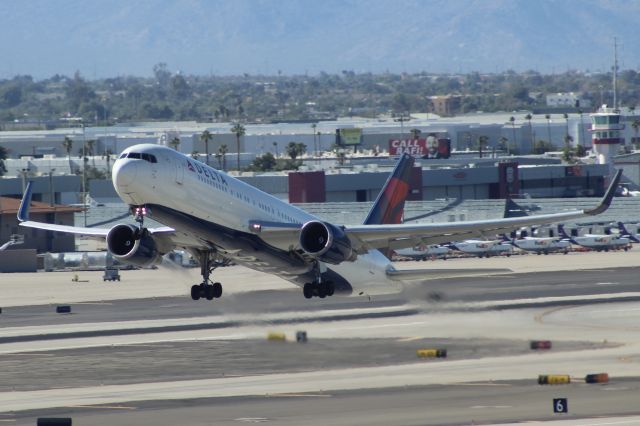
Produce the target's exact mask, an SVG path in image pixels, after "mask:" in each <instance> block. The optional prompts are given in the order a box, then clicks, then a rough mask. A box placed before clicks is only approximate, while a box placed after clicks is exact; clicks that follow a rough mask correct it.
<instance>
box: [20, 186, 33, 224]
mask: <svg viewBox="0 0 640 426" xmlns="http://www.w3.org/2000/svg"><path fill="white" fill-rule="evenodd" d="M32 187H33V181H32V180H30V181H29V183H28V184H27V189H25V191H24V195H23V196H22V201H20V208H19V209H18V221H20V222H26V221H27V220H29V207H31V192H32Z"/></svg>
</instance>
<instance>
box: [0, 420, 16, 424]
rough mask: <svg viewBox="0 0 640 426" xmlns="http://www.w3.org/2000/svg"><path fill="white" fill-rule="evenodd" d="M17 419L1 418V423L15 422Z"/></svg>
mask: <svg viewBox="0 0 640 426" xmlns="http://www.w3.org/2000/svg"><path fill="white" fill-rule="evenodd" d="M15 422H16V419H7V420H2V419H0V423H15Z"/></svg>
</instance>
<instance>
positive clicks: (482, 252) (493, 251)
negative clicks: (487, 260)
mask: <svg viewBox="0 0 640 426" xmlns="http://www.w3.org/2000/svg"><path fill="white" fill-rule="evenodd" d="M449 247H451V248H452V249H454V250H458V251H460V252H462V253H465V254H471V255H474V256H478V257H491V256H498V255H502V254H504V255H506V256H511V253H512V252H513V247H512V246H511V245H510V244H504V243H503V242H502V241H500V240H464V241H459V242H453V243H450V244H449Z"/></svg>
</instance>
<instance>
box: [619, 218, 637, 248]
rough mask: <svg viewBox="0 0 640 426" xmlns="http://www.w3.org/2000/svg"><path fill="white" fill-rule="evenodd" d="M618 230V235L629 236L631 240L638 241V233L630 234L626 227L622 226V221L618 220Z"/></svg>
mask: <svg viewBox="0 0 640 426" xmlns="http://www.w3.org/2000/svg"><path fill="white" fill-rule="evenodd" d="M618 230H619V231H620V236H621V237H625V238H629V240H631V242H634V243H640V238H638V234H632V233H631V232H629V231H628V230H627V227H626V226H624V223H622V222H618Z"/></svg>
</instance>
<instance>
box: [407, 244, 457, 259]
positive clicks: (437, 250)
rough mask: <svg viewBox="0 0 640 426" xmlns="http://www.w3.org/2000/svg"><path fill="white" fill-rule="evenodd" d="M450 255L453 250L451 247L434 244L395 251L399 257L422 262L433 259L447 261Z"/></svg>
mask: <svg viewBox="0 0 640 426" xmlns="http://www.w3.org/2000/svg"><path fill="white" fill-rule="evenodd" d="M450 253H451V249H450V248H449V247H447V246H446V245H440V244H432V245H429V246H424V245H418V246H415V247H410V248H404V249H399V250H395V254H396V255H398V256H402V257H409V258H411V259H421V260H427V259H429V258H432V257H439V258H442V259H446V258H447V255H449V254H450Z"/></svg>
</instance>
